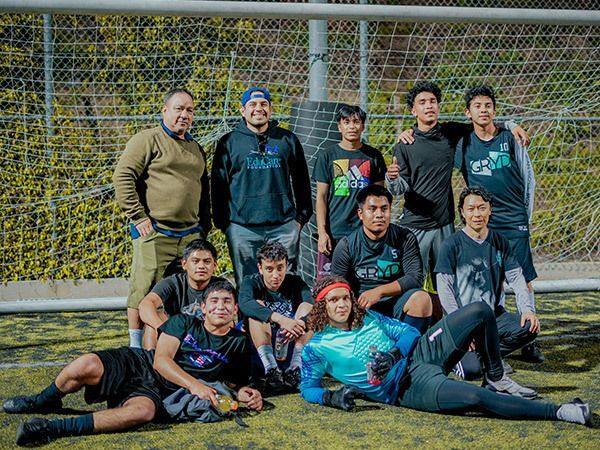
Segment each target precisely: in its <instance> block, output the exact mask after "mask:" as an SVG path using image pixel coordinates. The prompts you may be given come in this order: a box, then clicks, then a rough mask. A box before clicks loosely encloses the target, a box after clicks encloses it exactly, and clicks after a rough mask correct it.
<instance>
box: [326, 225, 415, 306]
mask: <svg viewBox="0 0 600 450" xmlns="http://www.w3.org/2000/svg"><path fill="white" fill-rule="evenodd" d="M331 274H332V275H340V276H342V277H344V278H346V280H348V282H349V283H350V286H351V287H352V290H353V291H354V293H355V294H357V295H360V294H362V293H363V292H365V291H367V290H369V289H373V288H376V287H377V286H381V285H383V284H387V283H391V282H392V281H398V283H399V284H400V288H401V289H402V292H406V291H408V290H409V289H414V288H419V287H421V286H422V284H423V266H422V263H421V254H420V253H419V244H418V242H417V238H416V237H415V235H414V234H412V233H411V232H410V231H409V230H408V229H406V228H403V227H400V226H398V225H394V224H391V225H390V227H389V228H388V230H387V233H386V234H385V236H384V237H382V238H381V239H378V240H375V241H374V240H371V239H369V238H368V237H367V236H366V235H365V232H364V231H363V227H360V228H359V229H358V230H355V231H353V232H352V233H350V234H349V235H348V236H346V237H345V238H343V239H342V240H341V241H340V242H339V244H338V245H337V246H336V247H335V250H334V252H333V260H332V263H331ZM386 300H389V297H387V298H382V299H381V301H386Z"/></svg>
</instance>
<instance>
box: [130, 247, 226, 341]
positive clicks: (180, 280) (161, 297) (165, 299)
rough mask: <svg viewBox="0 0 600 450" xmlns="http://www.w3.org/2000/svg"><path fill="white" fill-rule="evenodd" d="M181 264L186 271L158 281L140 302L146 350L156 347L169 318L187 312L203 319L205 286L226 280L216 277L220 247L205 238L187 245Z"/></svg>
mask: <svg viewBox="0 0 600 450" xmlns="http://www.w3.org/2000/svg"><path fill="white" fill-rule="evenodd" d="M181 264H182V266H183V270H184V272H183V273H176V274H174V275H171V276H169V277H167V278H164V279H162V280H161V281H159V282H158V283H157V284H156V285H155V286H154V287H153V288H152V291H151V292H150V293H149V294H148V295H146V296H145V297H144V298H143V300H142V301H141V302H140V306H139V312H140V318H141V319H142V321H143V322H144V324H145V325H146V326H145V330H144V340H143V347H144V348H145V349H153V348H155V347H156V341H157V339H158V335H157V332H156V330H158V327H160V326H161V325H162V324H163V323H165V322H166V321H167V319H168V318H169V317H172V316H174V315H175V314H188V315H195V316H198V317H200V318H203V317H202V310H201V308H200V301H201V300H202V296H203V295H204V289H206V287H207V286H208V285H209V284H210V283H213V282H215V281H224V279H223V278H220V277H214V276H213V274H214V272H215V269H216V267H217V250H216V249H215V247H214V246H213V245H212V244H211V243H210V242H208V241H206V240H204V239H196V240H194V241H192V242H190V243H189V244H188V245H186V247H185V249H184V250H183V258H182V259H181Z"/></svg>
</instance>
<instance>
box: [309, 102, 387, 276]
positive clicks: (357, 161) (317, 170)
mask: <svg viewBox="0 0 600 450" xmlns="http://www.w3.org/2000/svg"><path fill="white" fill-rule="evenodd" d="M335 120H336V122H337V125H338V130H339V132H340V133H341V135H342V140H341V141H340V142H339V143H337V144H335V145H333V146H332V147H329V148H327V149H325V150H322V151H321V152H319V154H318V156H317V161H316V162H315V167H314V170H313V180H314V181H315V182H316V185H317V193H316V200H315V210H316V219H317V230H318V233H319V243H318V253H317V278H319V277H322V276H325V275H329V274H330V272H331V255H332V254H333V251H334V249H335V245H336V243H337V242H339V240H340V239H341V238H343V237H344V236H347V235H348V234H350V233H351V232H352V231H354V230H355V229H357V228H358V227H360V221H359V220H358V216H357V214H356V209H357V204H356V196H357V195H358V192H359V191H360V190H361V189H362V188H364V187H367V186H369V185H370V184H381V185H383V183H384V179H385V170H386V166H385V160H384V159H383V155H382V154H381V152H380V151H379V150H377V149H375V148H373V147H371V146H369V145H367V144H364V143H363V142H362V139H361V138H362V132H363V131H364V129H365V121H366V120H367V114H366V113H365V112H364V111H363V110H362V109H361V108H360V107H358V106H349V105H342V106H340V108H339V109H338V110H337V112H336V115H335Z"/></svg>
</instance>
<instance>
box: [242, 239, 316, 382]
mask: <svg viewBox="0 0 600 450" xmlns="http://www.w3.org/2000/svg"><path fill="white" fill-rule="evenodd" d="M256 259H257V261H258V271H259V273H257V274H254V275H250V276H247V277H245V278H244V281H242V285H241V287H240V310H241V311H242V314H244V316H245V317H248V329H249V331H250V336H251V337H252V342H253V343H254V346H255V347H256V350H257V352H258V356H259V357H260V360H261V362H262V364H263V367H264V370H265V376H266V386H265V387H266V388H267V389H268V390H269V392H271V393H280V392H283V391H284V390H285V389H286V388H292V389H297V388H298V385H299V383H300V364H301V354H302V348H303V347H304V344H305V343H306V341H307V340H308V336H307V335H306V334H305V329H306V322H305V321H303V320H301V319H302V318H304V317H306V316H307V315H308V313H309V312H310V310H311V309H312V305H313V299H312V296H311V294H310V289H309V288H308V286H307V285H306V283H305V282H304V280H303V279H302V278H300V277H299V276H298V275H294V274H288V273H286V272H287V267H288V254H287V250H286V249H285V247H284V246H283V245H282V244H280V243H279V242H267V243H266V244H264V245H263V246H262V247H261V248H260V249H259V250H258V252H257V253H256ZM279 332H280V333H283V338H285V339H286V340H288V341H289V342H293V345H294V351H293V353H292V356H291V360H290V361H289V367H288V369H287V370H286V371H285V373H282V371H281V370H280V369H279V366H278V364H277V359H276V358H275V354H274V353H273V337H274V333H279ZM286 348H287V346H286ZM279 358H280V359H282V360H284V361H286V360H288V358H287V352H286V354H285V355H279Z"/></svg>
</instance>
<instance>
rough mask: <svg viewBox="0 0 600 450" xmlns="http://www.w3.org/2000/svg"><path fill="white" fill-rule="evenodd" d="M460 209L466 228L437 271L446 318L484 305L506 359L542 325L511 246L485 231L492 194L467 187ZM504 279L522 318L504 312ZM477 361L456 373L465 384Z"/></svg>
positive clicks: (445, 250)
mask: <svg viewBox="0 0 600 450" xmlns="http://www.w3.org/2000/svg"><path fill="white" fill-rule="evenodd" d="M459 208H460V209H459V210H460V213H461V218H462V219H463V222H464V223H465V227H464V228H463V229H462V230H460V231H457V232H456V233H454V234H453V235H452V236H451V237H450V238H449V239H447V240H446V241H445V242H444V243H443V244H442V248H441V250H440V255H439V258H438V262H437V264H436V267H435V271H436V273H437V282H438V293H439V296H440V300H441V303H442V306H443V308H444V311H445V312H446V314H450V313H452V312H454V311H456V310H457V309H460V308H462V307H464V306H466V305H468V304H470V303H473V302H484V303H486V304H487V305H488V306H489V307H490V308H491V309H492V311H494V313H495V315H496V323H497V325H498V335H499V338H500V352H501V355H502V356H503V357H504V356H506V355H508V354H510V353H512V352H513V351H515V350H517V349H519V348H521V347H523V346H524V345H527V344H529V343H530V342H532V341H533V340H534V339H535V337H536V335H537V333H538V332H539V329H540V321H539V319H538V318H537V316H536V315H535V309H534V308H533V302H532V301H531V298H530V296H529V292H528V290H527V284H526V282H525V278H524V277H523V271H522V269H521V266H520V265H519V263H518V261H517V260H516V258H515V256H514V253H513V251H512V249H511V247H510V245H509V243H508V240H507V239H506V238H505V237H503V236H502V235H501V234H500V233H498V232H496V231H494V230H491V229H489V228H488V226H487V224H488V221H489V219H490V215H492V214H493V199H492V197H491V196H490V194H489V193H488V192H487V191H486V190H485V189H483V188H480V187H467V188H465V189H464V190H463V191H462V193H461V194H460V200H459ZM505 279H506V280H507V281H508V283H509V284H510V285H511V286H512V287H513V288H514V291H515V295H516V299H517V305H518V307H519V312H520V314H513V313H509V312H508V311H506V309H504V296H503V295H502V294H503V282H504V280H505ZM475 350H477V349H475ZM474 356H475V355H474V354H473V353H471V352H470V353H467V355H465V358H463V361H462V364H461V365H459V367H458V368H457V369H458V370H457V373H458V374H459V375H460V376H462V377H463V378H467V379H470V378H473V377H475V376H476V375H477V374H478V373H479V372H480V367H479V363H478V361H477V360H476V358H474ZM522 396H523V397H527V396H530V397H533V396H535V392H534V391H532V390H531V389H528V390H527V391H525V392H523V394H522Z"/></svg>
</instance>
